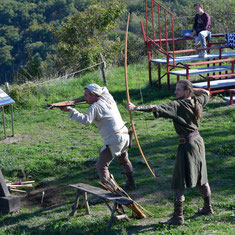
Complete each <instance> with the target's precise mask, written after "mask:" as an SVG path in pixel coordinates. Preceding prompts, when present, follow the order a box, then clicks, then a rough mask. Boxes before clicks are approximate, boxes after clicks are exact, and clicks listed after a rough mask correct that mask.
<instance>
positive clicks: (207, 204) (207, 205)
mask: <svg viewBox="0 0 235 235" xmlns="http://www.w3.org/2000/svg"><path fill="white" fill-rule="evenodd" d="M203 199H204V206H203V208H198V211H197V212H196V215H213V214H214V213H215V212H214V211H213V209H212V206H211V196H207V197H205V198H203Z"/></svg>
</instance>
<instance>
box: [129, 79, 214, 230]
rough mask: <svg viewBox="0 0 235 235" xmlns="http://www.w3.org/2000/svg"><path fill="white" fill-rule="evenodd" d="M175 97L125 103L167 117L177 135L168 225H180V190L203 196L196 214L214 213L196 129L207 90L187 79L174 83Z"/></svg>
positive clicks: (204, 161)
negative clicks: (158, 101)
mask: <svg viewBox="0 0 235 235" xmlns="http://www.w3.org/2000/svg"><path fill="white" fill-rule="evenodd" d="M175 94H176V97H177V100H175V101H172V102H169V103H166V104H160V105H147V106H136V105H134V104H132V103H128V104H127V109H128V110H130V111H145V112H153V114H154V116H155V117H156V118H159V117H163V118H170V119H172V121H173V124H174V127H175V131H176V133H177V134H178V136H179V145H178V149H177V155H176V161H175V166H174V173H173V179H172V189H173V190H174V192H175V197H174V207H175V209H174V214H173V217H172V218H171V219H170V220H168V221H167V223H168V224H174V225H183V224H184V217H183V201H184V200H185V198H184V189H185V188H193V187H197V189H198V190H199V192H200V194H201V196H202V197H203V199H204V207H203V208H202V209H199V210H198V212H197V214H198V215H208V214H214V211H213V209H212V206H211V191H210V186H209V183H208V178H207V168H206V158H205V145H204V141H203V139H202V137H201V136H200V134H199V132H198V128H199V121H200V119H201V112H202V109H203V108H204V107H205V106H206V104H207V103H208V101H209V91H207V90H205V89H200V88H193V86H192V83H191V82H190V81H188V80H180V81H178V83H177V84H176V90H175Z"/></svg>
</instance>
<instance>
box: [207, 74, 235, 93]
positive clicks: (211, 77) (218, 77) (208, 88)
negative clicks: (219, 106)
mask: <svg viewBox="0 0 235 235" xmlns="http://www.w3.org/2000/svg"><path fill="white" fill-rule="evenodd" d="M221 78H226V79H227V78H235V73H226V74H216V75H209V76H208V77H207V90H208V91H209V92H210V96H211V95H212V93H216V92H213V91H211V86H210V83H211V81H212V80H216V79H221ZM217 93H218V92H217Z"/></svg>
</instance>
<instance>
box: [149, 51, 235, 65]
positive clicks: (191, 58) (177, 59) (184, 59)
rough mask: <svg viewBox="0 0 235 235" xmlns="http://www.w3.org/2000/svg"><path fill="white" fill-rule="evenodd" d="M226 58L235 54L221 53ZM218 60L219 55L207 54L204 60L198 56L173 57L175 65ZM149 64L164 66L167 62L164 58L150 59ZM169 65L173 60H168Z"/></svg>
mask: <svg viewBox="0 0 235 235" xmlns="http://www.w3.org/2000/svg"><path fill="white" fill-rule="evenodd" d="M227 57H235V52H224V53H222V58H227ZM217 58H219V53H210V54H209V53H208V54H207V57H206V58H199V57H198V55H188V56H178V57H175V63H179V62H181V63H183V62H189V61H201V60H207V59H217ZM151 62H153V63H159V64H166V63H167V60H166V58H163V59H152V60H151ZM169 63H173V59H171V58H170V59H169Z"/></svg>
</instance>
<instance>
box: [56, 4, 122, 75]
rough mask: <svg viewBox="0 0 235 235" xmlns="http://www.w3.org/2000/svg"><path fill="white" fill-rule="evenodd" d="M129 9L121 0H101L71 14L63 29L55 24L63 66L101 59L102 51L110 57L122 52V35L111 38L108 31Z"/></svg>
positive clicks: (76, 66)
mask: <svg viewBox="0 0 235 235" xmlns="http://www.w3.org/2000/svg"><path fill="white" fill-rule="evenodd" d="M124 12H125V5H124V4H123V3H120V2H119V1H116V0H115V1H112V2H108V1H97V2H95V4H93V5H90V6H89V7H88V8H86V9H85V10H84V11H83V12H78V13H76V14H74V15H71V16H69V17H68V18H67V21H66V22H65V23H63V24H62V26H61V27H60V28H59V29H55V28H52V30H53V33H54V35H55V38H56V39H57V42H58V44H57V45H58V51H59V59H60V60H59V61H60V66H61V67H63V68H64V69H68V68H70V69H72V70H76V69H82V68H85V67H88V66H90V65H92V64H94V63H97V60H98V58H99V57H98V56H99V53H102V54H103V55H104V56H105V58H106V59H109V58H111V57H112V56H115V54H117V53H120V50H121V48H120V46H121V42H120V40H119V38H118V36H117V37H116V38H115V39H114V40H109V39H108V33H109V32H111V31H112V30H114V29H115V28H116V27H117V26H118V24H117V19H118V18H119V17H120V16H122V14H123V13H124Z"/></svg>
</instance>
